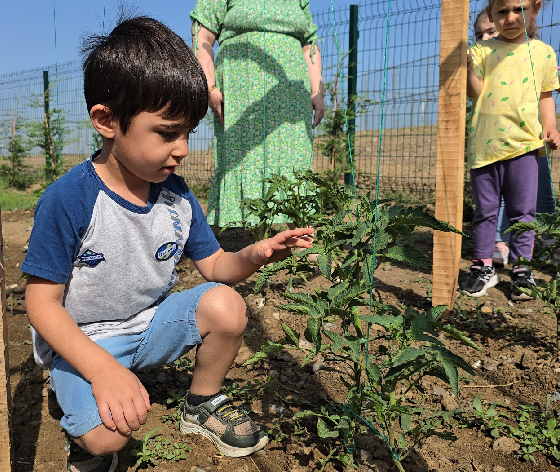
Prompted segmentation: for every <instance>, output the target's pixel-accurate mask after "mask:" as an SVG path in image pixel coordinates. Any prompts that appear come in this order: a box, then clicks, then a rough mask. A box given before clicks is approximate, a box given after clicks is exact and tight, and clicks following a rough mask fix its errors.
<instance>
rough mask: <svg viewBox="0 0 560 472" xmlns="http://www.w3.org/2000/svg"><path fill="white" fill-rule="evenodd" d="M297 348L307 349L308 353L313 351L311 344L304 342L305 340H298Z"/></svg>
mask: <svg viewBox="0 0 560 472" xmlns="http://www.w3.org/2000/svg"><path fill="white" fill-rule="evenodd" d="M299 348H300V349H307V350H308V351H310V350H311V349H313V344H311V343H310V342H309V341H306V340H305V339H300V340H299Z"/></svg>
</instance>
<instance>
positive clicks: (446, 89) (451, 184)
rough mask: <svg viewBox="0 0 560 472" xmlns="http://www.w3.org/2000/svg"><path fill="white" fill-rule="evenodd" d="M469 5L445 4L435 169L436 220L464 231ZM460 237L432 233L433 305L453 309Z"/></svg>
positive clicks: (449, 0) (461, 0) (447, 0)
mask: <svg viewBox="0 0 560 472" xmlns="http://www.w3.org/2000/svg"><path fill="white" fill-rule="evenodd" d="M468 25H469V0H442V2H441V36H440V58H439V65H440V69H439V107H438V137H437V167H436V214H435V216H436V218H438V219H440V220H443V221H447V222H449V223H450V224H451V225H453V226H454V227H455V228H457V229H462V227H463V175H464V152H465V119H466V102H467V41H468ZM460 261H461V236H459V235H457V234H454V233H443V232H440V231H435V232H434V266H433V288H432V304H433V305H434V306H436V305H448V306H449V308H453V305H454V304H455V294H456V291H457V277H458V275H459V263H460Z"/></svg>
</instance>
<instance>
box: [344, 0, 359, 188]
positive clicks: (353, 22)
mask: <svg viewBox="0 0 560 472" xmlns="http://www.w3.org/2000/svg"><path fill="white" fill-rule="evenodd" d="M358 36H359V33H358V5H350V34H349V36H348V135H349V137H350V145H351V146H352V150H354V149H355V142H356V97H357V95H358ZM347 168H348V167H346V169H347ZM346 169H345V170H346ZM344 183H345V184H346V185H353V184H354V182H353V181H352V173H351V172H345V173H344Z"/></svg>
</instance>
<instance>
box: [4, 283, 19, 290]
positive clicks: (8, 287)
mask: <svg viewBox="0 0 560 472" xmlns="http://www.w3.org/2000/svg"><path fill="white" fill-rule="evenodd" d="M16 288H18V284H11V285H8V286H7V287H6V290H15V289H16Z"/></svg>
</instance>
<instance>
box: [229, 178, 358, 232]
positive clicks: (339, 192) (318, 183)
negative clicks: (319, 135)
mask: <svg viewBox="0 0 560 472" xmlns="http://www.w3.org/2000/svg"><path fill="white" fill-rule="evenodd" d="M265 182H266V183H267V184H268V190H267V192H266V195H265V196H264V198H255V199H250V198H245V199H243V201H242V202H241V208H242V211H243V214H244V215H245V219H244V221H243V222H236V223H232V224H230V225H229V226H240V225H241V226H242V227H243V228H245V229H247V230H249V231H252V232H253V233H257V232H258V233H259V234H260V235H261V236H262V237H264V238H269V237H271V236H273V235H274V234H276V232H277V230H276V229H275V227H274V217H275V216H277V215H285V216H286V217H288V218H289V219H290V220H291V221H292V222H293V223H294V225H296V226H300V227H307V226H314V225H316V224H319V223H320V222H321V221H322V219H323V218H324V217H325V216H327V215H330V214H332V213H335V212H337V211H339V210H340V209H341V208H344V207H345V206H348V205H349V204H350V202H351V201H352V198H353V197H352V195H351V193H350V192H348V190H346V189H345V188H344V187H341V186H339V185H333V184H332V183H331V182H329V181H328V180H327V179H325V178H322V177H320V176H319V175H317V174H315V173H313V172H311V171H301V172H295V173H294V177H293V179H289V178H287V177H286V176H283V175H278V174H276V175H273V176H271V177H269V178H267V179H266V180H265ZM229 226H228V227H229Z"/></svg>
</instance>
